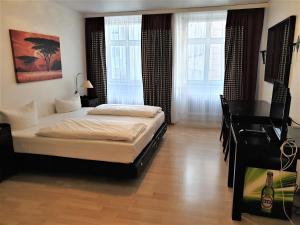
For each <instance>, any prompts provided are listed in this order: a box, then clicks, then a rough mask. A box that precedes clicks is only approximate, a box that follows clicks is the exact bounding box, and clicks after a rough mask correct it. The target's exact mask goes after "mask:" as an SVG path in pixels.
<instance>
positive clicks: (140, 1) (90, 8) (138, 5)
mask: <svg viewBox="0 0 300 225" xmlns="http://www.w3.org/2000/svg"><path fill="white" fill-rule="evenodd" d="M55 1H56V2H58V3H59V4H62V5H64V6H66V7H68V8H71V9H73V10H75V11H78V12H80V13H83V14H91V13H109V12H127V11H140V10H157V9H176V8H190V7H208V6H224V5H225V6H226V5H241V4H254V3H265V2H268V0H55Z"/></svg>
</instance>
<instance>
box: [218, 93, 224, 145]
mask: <svg viewBox="0 0 300 225" xmlns="http://www.w3.org/2000/svg"><path fill="white" fill-rule="evenodd" d="M223 101H224V96H223V95H220V102H221V107H222V125H221V132H220V138H219V139H220V141H221V140H222V137H223V134H224V128H225V121H224V111H223Z"/></svg>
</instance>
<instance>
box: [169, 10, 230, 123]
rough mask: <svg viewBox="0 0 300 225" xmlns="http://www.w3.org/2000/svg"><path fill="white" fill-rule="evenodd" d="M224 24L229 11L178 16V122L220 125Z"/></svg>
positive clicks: (176, 83) (176, 97)
mask: <svg viewBox="0 0 300 225" xmlns="http://www.w3.org/2000/svg"><path fill="white" fill-rule="evenodd" d="M225 25H226V12H205V13H183V14H176V15H175V61H174V78H175V79H174V80H175V87H174V90H175V93H174V99H175V100H174V101H175V102H174V103H175V110H174V111H173V117H175V118H176V119H175V120H177V122H190V121H193V124H195V123H194V122H195V120H197V121H199V122H200V123H202V124H203V123H206V125H207V124H209V122H213V124H218V120H219V118H220V115H221V108H220V100H219V95H220V94H222V93H223V82H224V61H225V60H224V43H225ZM174 103H173V104H174ZM174 122H176V121H174Z"/></svg>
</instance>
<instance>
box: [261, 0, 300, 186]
mask: <svg viewBox="0 0 300 225" xmlns="http://www.w3.org/2000/svg"><path fill="white" fill-rule="evenodd" d="M291 15H296V16H297V18H296V29H295V38H294V40H295V41H296V40H297V36H298V35H300V0H271V1H270V7H269V8H268V9H266V14H265V21H264V29H263V35H262V41H261V47H260V49H261V50H265V49H266V48H267V35H268V28H270V27H272V26H273V25H275V24H276V23H278V22H280V21H281V20H284V19H286V18H287V17H289V16H291ZM264 75H265V65H264V64H263V63H262V59H261V56H260V60H259V73H258V78H257V80H258V81H257V83H258V85H257V98H258V99H263V100H266V101H269V102H270V101H271V97H272V91H273V85H272V84H270V83H268V82H265V81H264ZM289 87H290V91H291V96H292V101H291V109H290V116H291V117H292V118H293V119H294V120H296V121H300V51H299V52H298V53H297V52H296V51H294V52H293V58H292V65H291V71H290V80H289ZM297 171H298V176H297V183H298V184H299V185H300V176H299V174H300V160H298V162H297Z"/></svg>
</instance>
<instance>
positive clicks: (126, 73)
mask: <svg viewBox="0 0 300 225" xmlns="http://www.w3.org/2000/svg"><path fill="white" fill-rule="evenodd" d="M141 20H142V17H141V16H117V17H105V39H106V40H105V41H106V55H107V62H106V63H107V101H108V103H118V104H144V100H143V83H142V65H141Z"/></svg>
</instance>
